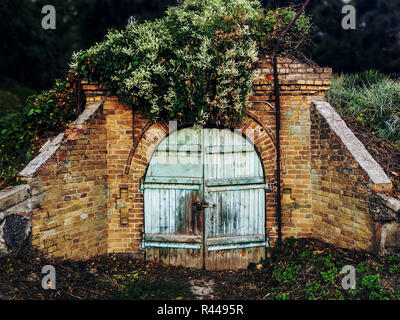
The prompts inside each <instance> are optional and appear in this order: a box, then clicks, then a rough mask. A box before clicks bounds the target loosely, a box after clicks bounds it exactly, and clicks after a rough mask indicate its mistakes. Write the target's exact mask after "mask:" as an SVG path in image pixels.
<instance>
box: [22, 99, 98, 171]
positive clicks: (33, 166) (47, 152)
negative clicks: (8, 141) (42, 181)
mask: <svg viewBox="0 0 400 320" xmlns="http://www.w3.org/2000/svg"><path fill="white" fill-rule="evenodd" d="M102 105H103V101H100V102H95V103H92V104H90V105H88V106H86V108H85V110H84V111H83V112H82V113H81V114H80V115H79V117H78V118H77V119H76V120H75V121H74V122H72V123H71V124H70V125H69V126H68V127H69V129H81V128H82V125H83V124H84V123H85V122H86V121H87V120H88V119H89V118H90V117H91V116H92V115H93V114H94V113H95V112H96V111H97V110H98V109H99V108H100V107H101V106H102ZM67 130H68V129H67ZM64 137H65V133H64V132H63V133H60V134H59V135H58V136H57V137H55V138H54V139H52V140H49V141H47V142H46V143H45V144H44V145H43V147H42V148H41V149H40V154H39V155H38V156H37V157H35V158H34V159H33V160H32V161H31V162H29V164H28V165H27V166H26V167H25V168H24V169H23V170H22V171H21V172H20V173H19V174H18V176H20V177H23V178H31V177H33V176H34V174H35V173H36V171H37V170H38V169H39V168H40V167H41V166H42V165H43V164H44V163H45V162H46V161H47V160H49V159H50V158H51V157H52V156H53V155H54V154H55V152H56V151H57V150H58V148H59V147H60V145H61V143H62V142H63V140H64Z"/></svg>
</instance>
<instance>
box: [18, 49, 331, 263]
mask: <svg viewBox="0 0 400 320" xmlns="http://www.w3.org/2000/svg"><path fill="white" fill-rule="evenodd" d="M258 68H259V70H260V74H259V76H258V78H257V80H256V81H255V83H254V96H253V97H252V98H251V101H250V103H249V105H248V108H247V110H248V111H247V117H246V118H245V119H244V120H243V122H242V124H241V125H240V126H239V128H235V129H237V130H240V131H242V133H243V134H244V135H245V136H247V137H248V138H249V139H250V140H251V141H253V142H254V145H255V148H256V149H257V151H258V153H259V155H260V159H261V161H262V164H263V167H264V172H265V179H266V182H267V183H270V184H272V185H273V184H274V182H275V177H276V141H275V140H276V132H275V106H274V105H275V101H274V81H273V71H272V70H273V69H272V64H271V59H270V58H269V57H266V58H265V59H260V61H259V63H258ZM278 70H279V75H280V83H281V114H282V120H281V140H280V141H281V159H282V189H283V201H282V202H283V207H282V209H283V212H282V215H283V221H282V222H283V237H288V236H295V237H307V236H312V233H313V211H312V193H311V190H312V183H311V174H310V172H311V154H310V144H311V132H310V127H311V121H310V108H309V106H310V103H311V101H312V100H323V99H324V95H325V92H326V90H327V89H328V88H329V84H330V78H331V70H330V69H327V68H325V69H324V68H318V67H312V66H309V65H306V64H304V63H300V62H298V61H292V60H290V59H286V58H280V59H279V60H278ZM83 88H84V91H85V95H86V100H87V104H88V105H89V107H88V108H87V110H85V112H84V113H85V115H82V117H80V118H81V119H78V120H77V121H76V122H75V123H74V124H72V125H71V127H70V129H68V130H67V131H66V133H65V134H64V135H62V136H59V137H58V138H59V139H58V140H57V139H56V140H57V141H56V142H54V143H53V145H50V146H48V152H47V151H46V152H47V153H48V158H46V159H44V161H36V162H37V163H36V164H34V165H33V168H30V169H29V168H28V170H24V171H25V172H22V176H24V177H25V179H26V180H27V181H28V183H29V185H30V187H31V190H32V192H33V193H35V194H41V196H42V198H43V200H42V201H41V203H40V207H39V208H37V209H35V210H33V213H32V224H33V227H32V232H33V244H34V245H36V246H38V247H39V248H40V249H41V250H42V251H43V252H44V253H46V254H50V255H53V256H61V257H68V258H87V257H90V256H92V255H96V254H101V253H105V252H110V253H111V252H124V253H135V254H138V253H140V249H139V248H140V242H141V240H142V234H143V231H144V229H143V216H144V214H143V207H144V205H143V196H142V193H141V192H140V191H139V187H140V183H141V182H143V179H144V176H145V174H146V169H147V166H148V164H149V161H150V159H151V155H152V152H153V151H154V149H155V148H156V147H157V145H158V144H159V143H160V142H161V140H162V139H163V138H164V137H165V136H166V135H167V134H168V130H169V128H168V123H163V122H161V123H154V122H152V121H151V120H149V119H146V118H145V117H144V116H143V114H142V112H141V111H140V108H134V109H133V110H132V108H131V107H130V106H127V105H126V104H123V103H120V102H118V100H117V98H116V97H115V96H113V95H112V94H110V92H108V91H107V90H106V89H105V88H103V87H102V86H101V85H98V84H95V83H84V84H83ZM100 101H101V102H102V103H101V107H100V104H99V102H100ZM96 103H97V104H96ZM93 104H94V106H95V108H93V107H90V106H91V105H93ZM96 106H97V107H96ZM96 108H97V109H96ZM95 109H96V110H95ZM46 152H44V153H46ZM28 167H29V166H28ZM31 167H32V165H31ZM275 198H276V189H274V188H273V189H271V190H270V191H269V192H266V223H267V226H266V228H267V230H266V231H267V233H268V234H269V236H270V242H271V245H273V244H274V242H275V240H276V237H277V223H276V221H277V219H276V209H275Z"/></svg>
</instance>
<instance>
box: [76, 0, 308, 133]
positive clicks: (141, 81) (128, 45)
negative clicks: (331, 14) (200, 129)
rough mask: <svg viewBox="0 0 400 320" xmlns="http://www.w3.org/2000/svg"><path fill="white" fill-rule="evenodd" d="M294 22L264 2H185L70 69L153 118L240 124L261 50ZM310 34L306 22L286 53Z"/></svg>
mask: <svg viewBox="0 0 400 320" xmlns="http://www.w3.org/2000/svg"><path fill="white" fill-rule="evenodd" d="M294 15H295V11H293V10H292V9H290V8H288V9H278V10H276V11H268V12H267V13H264V11H263V9H262V8H261V5H260V3H259V1H258V0H206V1H204V0H186V1H185V2H184V3H183V4H182V5H181V6H180V7H178V8H171V9H169V10H168V11H167V12H166V15H165V16H164V17H163V18H162V19H158V20H155V21H153V22H144V23H141V24H140V23H137V22H133V23H131V24H129V25H128V26H127V28H126V30H122V31H115V30H113V31H110V32H109V34H108V35H107V36H106V40H105V41H104V42H102V43H98V44H96V45H95V46H93V47H92V48H90V49H89V50H87V51H80V52H78V53H76V54H74V57H73V62H72V63H71V65H70V67H71V70H72V72H73V73H74V74H75V75H76V76H77V77H84V78H85V79H86V80H100V81H101V82H102V83H105V84H107V85H108V86H109V87H110V88H111V89H112V90H114V91H115V92H116V93H117V95H118V96H119V97H120V98H121V99H122V100H126V101H128V102H130V103H131V104H133V105H135V106H136V107H141V108H142V109H143V110H144V111H146V113H147V115H148V116H149V117H150V118H153V119H164V120H168V119H173V120H190V121H193V120H194V121H195V122H196V123H197V124H200V125H204V124H206V123H208V122H210V121H212V122H214V123H216V124H234V123H237V122H238V121H240V120H241V119H242V117H243V115H244V112H245V108H246V104H247V102H248V98H249V97H250V96H251V94H252V84H253V81H254V80H255V77H256V72H255V68H254V66H255V63H256V61H257V60H258V54H259V49H260V48H265V49H270V48H271V47H272V46H273V44H274V42H275V40H276V38H277V37H278V36H279V35H280V34H281V33H282V31H283V30H284V28H285V27H286V26H287V25H288V24H289V23H290V21H291V20H292V18H293V17H294ZM309 28H310V22H309V19H308V17H307V16H305V15H302V16H301V17H300V19H299V20H298V22H297V23H296V24H295V26H294V27H293V29H292V30H291V32H289V34H288V36H287V38H286V40H285V41H284V42H282V50H290V49H291V48H292V49H294V48H296V49H298V47H299V45H300V44H301V43H303V42H304V39H305V38H307V35H308V32H309Z"/></svg>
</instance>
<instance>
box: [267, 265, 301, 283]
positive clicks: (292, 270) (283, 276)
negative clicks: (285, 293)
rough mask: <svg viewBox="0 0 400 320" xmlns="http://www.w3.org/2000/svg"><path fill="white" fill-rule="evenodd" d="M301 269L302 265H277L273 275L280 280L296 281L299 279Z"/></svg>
mask: <svg viewBox="0 0 400 320" xmlns="http://www.w3.org/2000/svg"><path fill="white" fill-rule="evenodd" d="M300 270H301V265H295V266H286V267H282V266H279V265H278V266H275V267H274V270H273V276H274V277H275V279H276V280H277V281H279V282H287V283H289V284H290V283H294V282H296V281H297V276H298V273H299V271H300Z"/></svg>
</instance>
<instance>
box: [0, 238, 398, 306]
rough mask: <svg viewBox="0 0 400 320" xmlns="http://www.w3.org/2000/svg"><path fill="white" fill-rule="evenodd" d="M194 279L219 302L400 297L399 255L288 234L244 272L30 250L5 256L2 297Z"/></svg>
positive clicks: (162, 294)
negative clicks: (52, 279)
mask: <svg viewBox="0 0 400 320" xmlns="http://www.w3.org/2000/svg"><path fill="white" fill-rule="evenodd" d="M46 264H51V265H53V266H54V267H55V268H56V271H57V289H56V290H43V289H42V287H41V279H42V277H43V275H42V274H41V269H42V267H43V266H44V265H46ZM345 265H351V266H354V267H355V269H356V287H355V289H349V290H345V289H343V287H342V279H343V277H344V276H345V275H344V274H341V273H340V272H341V270H342V268H343V267H344V266H345ZM260 266H262V267H260ZM191 280H203V281H204V282H207V283H210V280H213V282H214V285H213V287H212V288H211V289H212V290H210V292H212V296H213V297H212V298H213V299H257V300H389V299H390V300H400V257H399V256H396V255H391V256H388V257H386V258H382V257H379V256H375V255H373V254H371V253H368V252H363V251H354V250H348V249H340V248H337V247H334V246H332V245H329V244H326V243H324V242H321V241H318V240H315V239H293V238H288V239H285V241H284V243H283V246H282V247H281V248H274V249H272V250H271V251H270V256H269V257H268V258H267V259H266V260H264V261H262V262H261V264H260V265H257V268H256V265H252V268H251V269H247V270H239V271H229V270H227V271H221V272H210V271H204V270H194V269H188V268H182V267H171V266H165V265H162V264H155V263H150V262H145V261H142V260H138V259H133V258H129V257H128V256H126V255H125V256H121V255H110V256H101V257H95V258H92V259H90V260H87V261H68V260H67V261H59V260H47V259H45V258H43V257H40V256H39V257H38V253H37V252H33V251H32V252H30V253H26V252H25V253H24V255H23V256H21V257H9V258H4V257H3V258H0V299H77V300H82V299H124V300H125V299H146V300H152V299H157V300H160V299H167V300H181V299H193V298H195V295H194V293H193V292H192V291H191V285H190V283H189V282H190V281H191ZM226 288H229V290H226ZM203 298H211V297H207V296H205V297H204V296H203Z"/></svg>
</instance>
